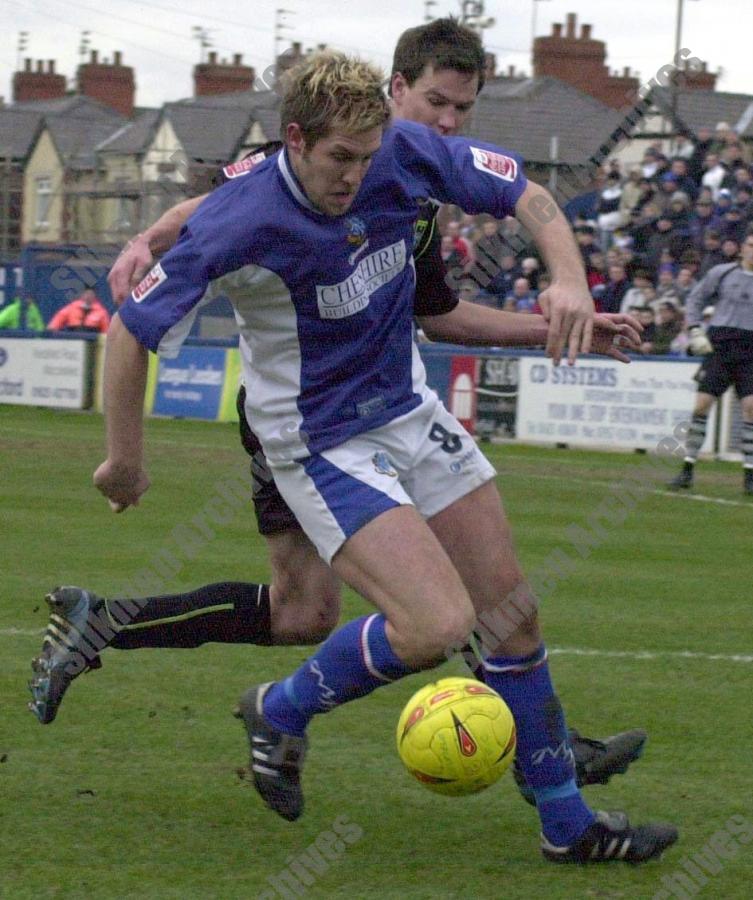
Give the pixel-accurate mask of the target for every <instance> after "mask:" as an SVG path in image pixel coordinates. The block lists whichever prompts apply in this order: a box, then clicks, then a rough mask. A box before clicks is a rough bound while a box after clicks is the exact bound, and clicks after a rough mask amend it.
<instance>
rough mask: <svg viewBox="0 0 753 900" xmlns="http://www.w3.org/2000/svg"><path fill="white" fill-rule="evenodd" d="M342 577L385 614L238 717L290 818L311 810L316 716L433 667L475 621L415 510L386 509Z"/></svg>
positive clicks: (355, 542) (261, 777)
mask: <svg viewBox="0 0 753 900" xmlns="http://www.w3.org/2000/svg"><path fill="white" fill-rule="evenodd" d="M332 568H333V569H334V571H335V572H336V573H337V574H338V575H339V576H340V577H341V578H342V579H343V580H344V581H346V582H347V583H348V584H350V585H351V586H352V587H353V588H354V589H355V590H356V591H358V592H359V593H360V594H361V595H362V596H364V597H366V598H367V599H368V600H370V601H371V602H372V603H373V604H374V605H375V606H376V607H377V609H378V610H380V612H381V615H372V616H365V617H363V618H361V619H358V620H355V621H353V622H349V623H347V624H346V625H344V626H343V627H342V628H340V629H339V630H338V631H337V632H335V633H334V634H333V635H332V636H331V637H330V638H328V639H327V641H325V642H324V644H322V646H321V647H320V648H319V650H318V651H317V652H316V654H315V655H314V656H313V657H312V658H310V659H309V660H307V661H306V663H304V664H303V665H302V666H301V667H300V668H299V669H298V670H297V671H296V672H295V673H293V674H292V675H291V676H290V678H288V679H286V681H285V682H282V683H280V684H274V685H262V686H260V687H255V688H251V689H250V690H249V691H247V692H246V694H245V695H244V696H243V697H242V698H241V702H240V705H239V708H238V711H237V715H238V717H239V718H241V719H243V722H244V724H245V726H246V731H247V734H248V738H249V744H250V747H251V759H250V768H251V770H252V772H253V776H254V783H255V785H256V788H257V790H258V791H259V793H260V794H261V796H262V798H263V799H264V801H265V802H266V803H267V805H268V806H270V808H271V809H273V810H274V811H275V812H277V813H278V814H279V815H281V816H283V818H286V819H289V820H293V819H296V818H298V816H300V814H301V812H302V811H303V794H302V791H301V785H300V770H301V765H302V762H303V757H304V753H305V749H306V737H305V729H306V725H307V724H308V720H309V718H310V717H311V715H314V714H315V713H317V712H324V711H326V710H328V709H331V708H332V707H334V706H336V705H340V704H342V703H345V702H348V701H349V700H354V699H356V698H358V697H362V696H365V695H366V694H368V693H370V692H371V691H372V690H374V689H376V688H377V687H379V686H380V685H383V684H385V683H387V682H389V681H393V680H396V679H398V678H401V677H403V676H405V675H407V674H409V673H410V672H411V671H414V670H417V669H421V668H426V667H429V666H432V665H435V664H436V663H437V662H438V661H440V660H441V659H442V658H443V656H444V650H445V648H446V647H447V646H449V645H451V644H453V643H455V642H456V641H458V640H461V639H462V638H463V636H464V635H466V634H468V632H469V630H470V628H471V626H472V624H473V621H474V619H475V615H474V611H473V606H472V604H471V601H470V598H469V596H468V592H467V591H466V589H465V587H464V586H463V584H462V582H461V580H460V578H459V576H458V574H457V572H456V571H455V569H454V567H453V566H452V564H451V562H450V560H449V558H448V557H447V554H446V553H445V552H444V551H443V549H442V547H441V546H440V545H439V542H438V541H437V539H436V538H435V536H434V535H433V534H432V532H431V531H430V529H429V528H428V527H427V525H426V523H425V522H424V520H423V519H422V518H421V516H420V515H419V514H418V513H417V512H416V510H415V509H414V508H413V507H411V506H399V507H394V508H391V509H388V510H386V511H384V512H382V513H381V514H380V515H378V516H377V517H376V518H374V519H372V520H371V521H369V522H368V523H367V524H365V525H363V526H362V527H361V528H360V529H359V530H358V531H357V532H356V533H355V534H353V535H352V536H351V537H350V538H349V539H348V540H346V541H345V543H344V544H343V545H342V547H341V548H340V549H339V550H338V552H337V553H336V555H335V556H334V558H333V560H332Z"/></svg>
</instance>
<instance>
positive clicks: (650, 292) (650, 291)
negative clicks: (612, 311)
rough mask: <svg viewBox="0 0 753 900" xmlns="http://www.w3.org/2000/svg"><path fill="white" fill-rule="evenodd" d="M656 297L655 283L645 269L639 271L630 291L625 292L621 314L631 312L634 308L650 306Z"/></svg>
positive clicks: (634, 276) (633, 279) (634, 277)
mask: <svg viewBox="0 0 753 900" xmlns="http://www.w3.org/2000/svg"><path fill="white" fill-rule="evenodd" d="M655 296H656V291H655V290H654V282H653V280H652V278H651V275H650V274H649V273H648V272H647V271H646V270H645V269H638V270H637V271H636V272H635V275H633V278H632V280H631V283H630V289H629V290H628V291H626V292H625V296H624V297H623V298H622V304H621V305H620V312H625V313H626V312H630V310H631V309H632V308H633V307H634V306H638V307H642V306H649V305H650V303H651V301H652V300H653V299H654V297H655Z"/></svg>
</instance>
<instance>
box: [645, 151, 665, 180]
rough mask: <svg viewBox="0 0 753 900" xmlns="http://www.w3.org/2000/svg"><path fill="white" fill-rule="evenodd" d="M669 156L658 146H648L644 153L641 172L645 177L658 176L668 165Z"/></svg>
mask: <svg viewBox="0 0 753 900" xmlns="http://www.w3.org/2000/svg"><path fill="white" fill-rule="evenodd" d="M666 162H667V158H666V157H665V156H664V154H663V153H662V152H661V151H660V150H659V149H658V148H656V147H647V148H646V150H645V152H644V154H643V162H642V163H641V172H642V173H643V177H644V178H656V177H658V176H660V175H661V173H662V171H663V169H664V168H665V166H666Z"/></svg>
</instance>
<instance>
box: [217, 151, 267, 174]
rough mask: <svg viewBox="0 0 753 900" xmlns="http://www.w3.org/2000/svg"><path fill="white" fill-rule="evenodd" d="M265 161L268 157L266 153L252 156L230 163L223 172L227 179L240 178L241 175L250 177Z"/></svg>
mask: <svg viewBox="0 0 753 900" xmlns="http://www.w3.org/2000/svg"><path fill="white" fill-rule="evenodd" d="M265 159H266V155H265V154H264V153H254V154H252V155H251V156H246V157H245V158H244V159H240V160H238V162H234V163H230V165H229V166H225V168H224V169H223V170H222V171H223V173H224V175H225V178H227V179H230V178H239V177H240V176H241V175H248V173H249V172H250V171H251V169H253V168H254V167H255V166H258V165H259V163H260V162H264V160H265Z"/></svg>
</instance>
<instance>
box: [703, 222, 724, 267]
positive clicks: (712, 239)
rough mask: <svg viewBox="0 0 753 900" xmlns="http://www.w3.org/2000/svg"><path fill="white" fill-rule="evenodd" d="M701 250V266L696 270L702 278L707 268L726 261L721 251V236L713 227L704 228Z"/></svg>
mask: <svg viewBox="0 0 753 900" xmlns="http://www.w3.org/2000/svg"><path fill="white" fill-rule="evenodd" d="M703 251H704V252H703V256H702V258H701V267H700V269H699V270H698V277H699V278H703V276H704V275H705V274H706V273H707V272H708V270H709V269H711V268H713V267H714V266H718V265H721V263H723V262H726V260H725V258H724V254H723V253H722V236H721V234H719V232H718V231H717V230H716V229H715V228H707V229H706V234H705V236H704V238H703Z"/></svg>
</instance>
